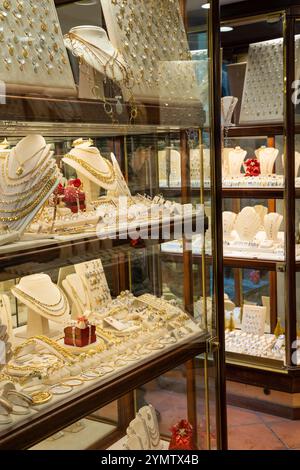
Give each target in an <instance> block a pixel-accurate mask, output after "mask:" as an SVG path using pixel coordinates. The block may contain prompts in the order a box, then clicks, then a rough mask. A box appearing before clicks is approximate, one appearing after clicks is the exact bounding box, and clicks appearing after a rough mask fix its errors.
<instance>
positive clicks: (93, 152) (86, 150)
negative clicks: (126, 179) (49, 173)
mask: <svg viewBox="0 0 300 470" xmlns="http://www.w3.org/2000/svg"><path fill="white" fill-rule="evenodd" d="M68 155H71V156H74V157H76V159H79V160H81V161H82V162H84V163H86V164H87V165H88V166H90V167H91V169H92V170H94V171H95V172H97V173H99V175H100V178H97V177H96V176H94V175H93V174H92V173H91V172H90V171H89V169H88V167H86V168H85V167H84V166H83V165H82V164H80V162H78V161H75V160H72V158H68ZM63 162H64V163H66V164H67V165H69V166H71V167H72V168H74V170H76V172H77V175H78V177H79V178H82V177H83V178H82V179H84V178H86V179H88V180H90V181H92V182H93V183H94V184H95V185H97V186H98V187H102V188H104V189H106V190H110V191H114V189H115V188H116V184H117V181H116V179H115V180H114V181H113V182H112V183H106V182H105V181H104V180H103V179H101V176H102V177H103V178H104V179H105V177H108V176H110V175H111V172H112V167H111V165H110V164H109V162H108V161H107V160H105V159H104V158H103V157H102V155H101V154H100V151H99V150H98V149H97V148H96V147H92V146H91V143H90V141H82V143H80V144H76V143H75V148H73V149H72V150H71V151H70V152H69V154H67V155H65V157H64V158H63Z"/></svg>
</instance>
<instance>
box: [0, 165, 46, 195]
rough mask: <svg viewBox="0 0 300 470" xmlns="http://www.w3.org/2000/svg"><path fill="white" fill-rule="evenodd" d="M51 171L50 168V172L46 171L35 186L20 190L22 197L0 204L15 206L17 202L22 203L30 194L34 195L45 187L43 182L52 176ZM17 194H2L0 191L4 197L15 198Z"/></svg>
mask: <svg viewBox="0 0 300 470" xmlns="http://www.w3.org/2000/svg"><path fill="white" fill-rule="evenodd" d="M53 170H54V168H50V170H48V171H47V173H46V174H45V176H44V177H43V178H42V179H41V180H39V181H38V182H37V183H36V184H35V185H33V186H31V187H30V188H29V189H27V190H25V191H23V190H22V196H20V197H18V198H17V199H12V200H10V201H9V200H5V201H4V200H0V204H15V203H18V202H22V201H25V199H27V198H28V196H30V195H31V194H33V193H36V192H38V191H39V190H40V189H41V188H43V186H44V185H45V182H46V181H47V180H48V179H49V178H50V176H51V175H52V174H53ZM17 194H19V193H11V194H10V193H4V192H3V191H1V195H3V196H6V197H8V198H9V197H14V196H16V195H17Z"/></svg>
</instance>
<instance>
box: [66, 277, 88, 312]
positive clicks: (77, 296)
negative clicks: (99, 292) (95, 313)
mask: <svg viewBox="0 0 300 470" xmlns="http://www.w3.org/2000/svg"><path fill="white" fill-rule="evenodd" d="M68 284H69V286H70V287H71V290H72V292H73V295H74V297H75V298H76V299H77V301H78V302H79V304H80V305H81V308H82V310H83V311H84V310H85V309H86V306H87V302H88V297H87V292H86V287H85V285H84V284H83V283H82V287H83V291H84V294H85V300H84V301H83V300H81V298H80V296H79V294H78V293H77V291H76V289H75V287H74V286H72V284H71V283H70V282H68Z"/></svg>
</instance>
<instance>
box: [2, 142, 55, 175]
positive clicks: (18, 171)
mask: <svg viewBox="0 0 300 470" xmlns="http://www.w3.org/2000/svg"><path fill="white" fill-rule="evenodd" d="M45 148H47V145H44V146H43V147H42V148H41V149H39V150H38V151H37V152H35V153H34V154H33V155H31V156H30V157H29V158H27V160H25V161H24V162H20V159H19V157H18V155H17V151H16V147H15V148H14V150H13V152H14V156H15V159H16V160H17V162H18V164H19V167H18V168H17V169H16V175H17V176H22V175H23V173H24V165H25V163H27V162H30V160H32V159H33V158H34V157H36V156H37V155H39V154H40V153H42V152H43V151H44V150H45ZM30 173H31V171H28V172H27V173H25V175H24V176H27V175H29V174H30ZM11 179H12V180H13V179H18V178H11Z"/></svg>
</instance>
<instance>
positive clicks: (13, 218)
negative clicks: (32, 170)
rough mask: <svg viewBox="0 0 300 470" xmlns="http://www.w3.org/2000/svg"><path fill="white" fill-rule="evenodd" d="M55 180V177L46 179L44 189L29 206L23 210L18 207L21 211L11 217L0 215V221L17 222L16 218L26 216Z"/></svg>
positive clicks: (19, 218) (41, 199) (40, 200)
mask: <svg viewBox="0 0 300 470" xmlns="http://www.w3.org/2000/svg"><path fill="white" fill-rule="evenodd" d="M56 181H57V177H55V178H53V179H51V180H50V181H48V183H47V184H46V186H45V188H44V190H43V191H42V192H41V194H40V195H39V196H38V197H37V198H36V199H35V201H33V203H32V204H31V205H30V207H28V208H27V209H24V210H22V209H20V210H21V212H20V213H19V214H18V215H15V216H13V217H0V222H17V221H18V220H21V219H23V218H24V217H26V216H27V215H28V214H30V212H32V211H33V210H34V209H35V208H36V207H37V206H38V205H39V204H40V203H41V202H42V201H43V199H44V198H45V196H47V194H48V193H49V191H50V190H51V189H52V188H53V186H54V183H55V182H56Z"/></svg>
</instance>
